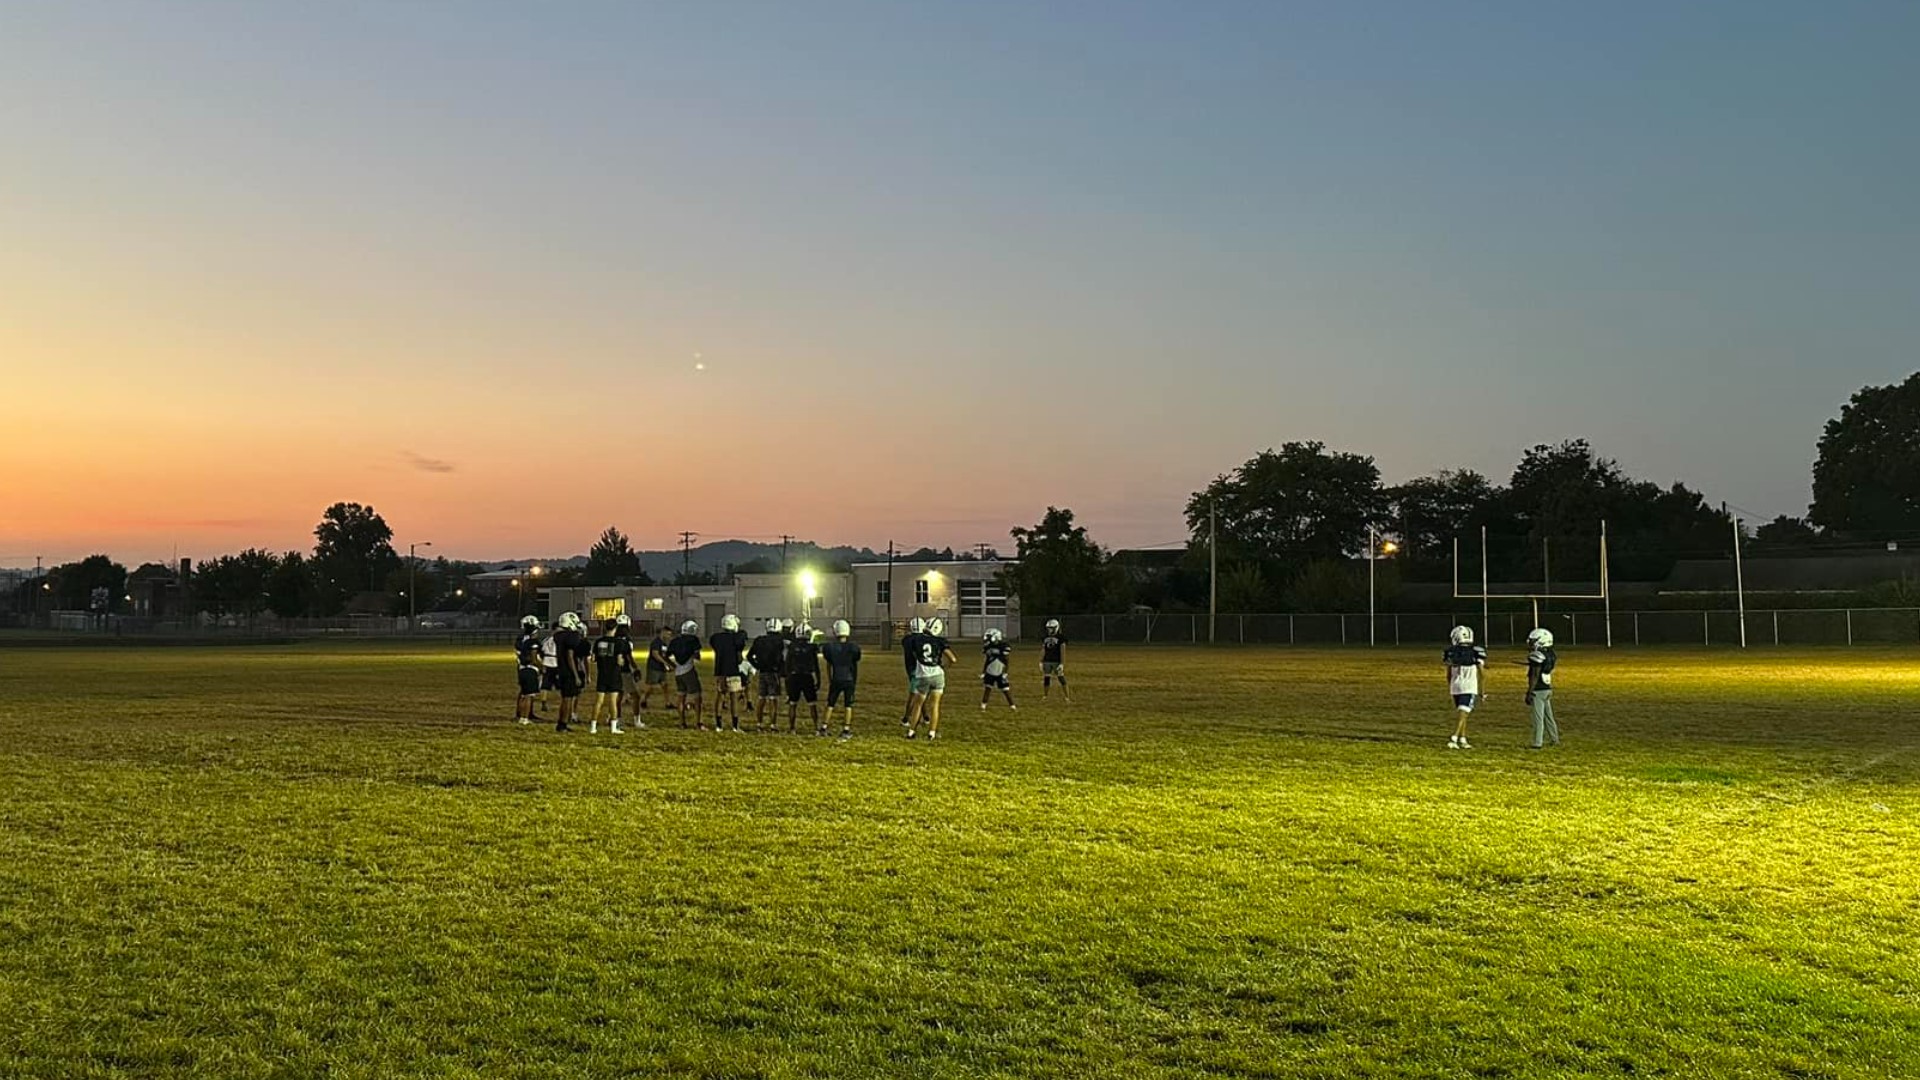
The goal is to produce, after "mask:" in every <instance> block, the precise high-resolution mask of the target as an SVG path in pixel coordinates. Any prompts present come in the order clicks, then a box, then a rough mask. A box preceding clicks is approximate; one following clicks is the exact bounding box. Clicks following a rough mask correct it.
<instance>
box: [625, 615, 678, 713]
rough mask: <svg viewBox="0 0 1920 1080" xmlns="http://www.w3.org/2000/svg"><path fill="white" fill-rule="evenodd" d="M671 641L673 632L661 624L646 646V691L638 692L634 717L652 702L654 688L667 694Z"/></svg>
mask: <svg viewBox="0 0 1920 1080" xmlns="http://www.w3.org/2000/svg"><path fill="white" fill-rule="evenodd" d="M672 640H673V631H672V630H670V629H668V628H667V626H666V624H664V623H662V624H661V626H660V629H659V630H658V631H656V632H655V633H654V635H653V641H652V643H651V644H649V645H648V646H647V674H646V689H644V690H642V691H641V692H640V704H639V705H638V706H636V707H635V708H634V710H633V711H634V715H635V716H638V715H639V714H640V713H641V712H642V711H643V710H645V709H646V707H647V706H648V705H649V704H651V703H652V702H653V692H654V690H655V689H656V688H657V689H659V691H660V693H661V694H662V695H664V694H666V692H667V690H666V686H667V666H668V665H669V664H670V663H671V661H670V660H668V659H667V643H668V642H669V641H672ZM643 726H644V725H643Z"/></svg>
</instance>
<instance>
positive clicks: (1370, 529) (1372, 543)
mask: <svg viewBox="0 0 1920 1080" xmlns="http://www.w3.org/2000/svg"><path fill="white" fill-rule="evenodd" d="M1399 550H1400V545H1398V544H1396V543H1394V542H1393V541H1391V540H1389V541H1387V542H1386V543H1384V544H1382V543H1381V542H1380V537H1379V530H1378V529H1377V528H1375V527H1374V526H1372V525H1369V526H1367V646H1368V647H1369V648H1371V647H1373V645H1374V644H1375V640H1374V638H1375V634H1374V623H1376V622H1378V621H1379V620H1378V619H1376V618H1375V617H1374V613H1373V612H1374V606H1375V602H1374V597H1375V595H1376V590H1375V588H1374V573H1373V559H1374V555H1375V554H1376V553H1377V554H1381V555H1391V554H1393V553H1394V552H1396V551H1399Z"/></svg>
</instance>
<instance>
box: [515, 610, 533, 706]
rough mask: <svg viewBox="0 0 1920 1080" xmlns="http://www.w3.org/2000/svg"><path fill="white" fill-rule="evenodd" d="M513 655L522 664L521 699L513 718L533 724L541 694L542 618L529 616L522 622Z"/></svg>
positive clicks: (516, 704)
mask: <svg viewBox="0 0 1920 1080" xmlns="http://www.w3.org/2000/svg"><path fill="white" fill-rule="evenodd" d="M513 655H514V658H515V659H517V660H518V661H519V662H520V699H519V700H518V701H517V702H515V703H514V706H513V718H514V719H516V720H518V721H520V722H521V723H523V724H531V723H533V703H534V699H535V698H537V697H538V696H539V694H540V616H538V615H528V616H526V617H525V618H523V619H521V620H520V636H519V637H517V638H515V639H514V642H513Z"/></svg>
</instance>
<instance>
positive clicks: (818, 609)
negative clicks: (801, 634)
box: [807, 596, 827, 615]
mask: <svg viewBox="0 0 1920 1080" xmlns="http://www.w3.org/2000/svg"><path fill="white" fill-rule="evenodd" d="M807 609H808V610H810V611H812V612H813V613H814V614H815V615H819V614H821V613H822V612H824V611H826V610H827V598H826V597H824V596H809V597H807Z"/></svg>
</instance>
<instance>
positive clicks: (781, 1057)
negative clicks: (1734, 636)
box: [0, 647, 1920, 1078]
mask: <svg viewBox="0 0 1920 1080" xmlns="http://www.w3.org/2000/svg"><path fill="white" fill-rule="evenodd" d="M1434 652H1435V650H1433V649H1423V650H1418V651H1413V650H1409V651H1405V652H1399V651H1383V652H1379V653H1365V652H1359V651H1352V652H1313V651H1281V650H1273V651H1265V650H1262V651H1253V650H1233V651H1221V652H1208V651H1204V650H1192V649H1178V648H1154V649H1120V648H1114V649H1109V650H1104V651H1102V650H1090V649H1089V650H1081V651H1080V652H1078V653H1077V654H1076V655H1075V656H1074V657H1073V658H1072V659H1073V673H1074V675H1075V676H1076V690H1077V696H1078V697H1079V699H1080V700H1079V701H1078V703H1076V704H1075V705H1073V706H1071V707H1068V706H1065V705H1062V704H1059V703H1057V702H1055V703H1049V704H1045V705H1043V704H1042V703H1041V702H1040V701H1039V700H1038V697H1037V694H1036V692H1035V691H1036V690H1037V686H1036V685H1035V684H1036V683H1037V679H1036V678H1035V677H1034V676H1033V675H1032V674H1031V673H1030V672H1023V673H1022V674H1023V678H1022V682H1021V685H1019V687H1018V689H1019V690H1020V692H1021V693H1022V697H1023V700H1022V709H1021V710H1020V711H1019V712H1018V713H1008V712H1006V711H1004V710H1000V709H996V710H995V711H993V712H991V713H986V714H982V713H980V712H979V711H978V710H977V709H976V708H975V707H974V702H976V701H977V698H973V697H972V693H971V692H970V691H966V690H964V689H963V690H960V691H957V692H956V693H954V694H953V695H951V696H952V697H953V699H954V700H953V701H952V703H951V707H950V709H949V712H948V719H947V722H946V724H945V725H944V727H945V734H946V739H945V740H944V741H942V742H940V743H938V744H934V745H931V746H929V745H927V744H925V743H923V742H912V743H910V742H907V741H906V740H904V739H901V738H899V737H898V734H897V731H898V728H897V726H896V724H895V719H896V716H897V714H896V712H895V710H896V708H897V703H898V700H899V695H900V687H899V682H900V680H899V679H898V678H897V677H896V676H895V669H894V668H893V666H892V665H891V664H890V663H880V662H876V663H873V664H871V665H870V670H869V672H868V686H867V687H866V695H867V697H866V704H867V709H866V710H865V714H864V716H863V718H862V719H863V724H862V730H861V733H860V734H859V736H858V737H856V738H855V739H854V740H853V741H852V742H850V743H847V744H844V745H842V744H836V743H834V742H831V741H826V740H816V739H813V738H811V737H805V736H802V737H789V736H785V735H779V736H731V735H726V736H715V735H711V734H704V735H703V734H699V733H693V732H682V731H680V730H677V729H667V730H663V729H661V728H660V727H658V726H656V727H655V728H654V729H653V730H650V731H647V732H645V733H640V734H635V735H629V736H627V737H625V738H624V739H622V740H619V741H615V740H614V739H612V738H611V737H608V736H605V735H602V736H600V737H599V738H597V739H595V738H591V737H589V736H587V735H585V734H584V733H582V734H576V735H572V736H557V735H555V734H553V733H552V732H551V731H550V730H548V729H545V728H531V729H529V728H522V727H519V726H516V725H513V724H511V723H509V722H507V721H505V720H503V719H502V718H503V717H505V716H507V715H508V713H509V711H510V699H509V698H507V697H505V696H503V695H505V694H510V693H511V689H510V687H511V681H510V679H511V674H510V671H509V670H508V669H509V665H508V664H506V663H504V662H503V661H502V660H501V658H500V657H499V656H498V655H496V654H495V653H492V652H486V651H419V652H402V651H395V650H382V649H368V648H362V649H354V648H347V647H309V648H292V649H285V648H259V649H233V650H213V649H207V650H198V649H173V650H143V649H113V650H99V651H95V650H81V649H73V650H66V649H32V650H15V651H13V652H11V653H10V654H9V655H8V657H7V659H6V660H5V661H4V662H3V663H0V740H4V741H3V742H0V745H3V746H4V752H3V753H0V791H3V792H4V801H3V802H0V1075H6V1076H24V1077H62V1078H64V1077H78V1076H114V1075H119V1076H155V1075H210V1076H235V1077H262V1076H289V1077H295V1076H298V1077H306V1076H320V1075H325V1076H332V1077H393V1076H488V1077H519V1076H525V1077H536V1076H538V1077H547V1076H567V1077H573V1076H577V1077H605V1076H621V1075H675V1076H700V1077H801V1076H833V1077H853V1076H916V1077H923V1076H924V1077H946V1076H1055V1077H1083V1076H1128V1077H1134V1076H1139V1077H1157V1076H1169V1077H1171V1076H1193V1077H1198V1076H1276V1077H1279V1076H1286V1077H1295V1076H1304V1077H1314V1076H1325V1077H1336V1076H1337V1077H1345V1076H1396V1077H1397V1076H1409V1077H1411V1076H1514V1077H1561V1076H1571V1075H1594V1076H1619V1075H1628V1074H1631V1075H1636V1076H1645V1075H1664V1076H1688V1077H1697V1076H1752V1077H1773V1076H1804V1077H1829V1076H1830V1077H1896V1076H1913V1075H1920V966H1917V963H1916V959H1915V958H1916V955H1920V945H1917V944H1916V943H1917V942H1920V933H1916V931H1920V868H1917V867H1916V857H1917V856H1920V788H1916V781H1917V780H1920V754H1916V753H1915V752H1914V750H1915V747H1916V745H1920V656H1916V655H1914V654H1912V653H1894V652H1870V651H1866V650H1859V651H1841V650H1835V651H1830V652H1800V653H1790V654H1789V653H1781V652H1756V653H1753V654H1750V655H1747V656H1738V655H1735V654H1731V653H1723V652H1712V653H1709V652H1697V653H1686V652H1661V653H1627V652H1616V653H1612V654H1605V653H1599V652H1593V651H1580V652H1569V653H1568V654H1566V657H1565V661H1564V668H1563V675H1562V682H1563V686H1562V688H1561V690H1560V692H1559V695H1558V697H1559V701H1558V703H1557V704H1558V711H1559V713H1560V717H1561V723H1562V726H1563V729H1564V731H1565V734H1566V738H1567V744H1566V745H1565V746H1564V747H1562V748H1561V749H1559V750H1558V751H1548V752H1540V753H1534V752H1529V751H1526V750H1524V749H1523V748H1522V743H1523V741H1524V737H1523V734H1522V728H1521V722H1522V712H1521V706H1520V701H1519V692H1518V691H1519V687H1518V683H1519V678H1518V672H1517V671H1515V670H1512V669H1507V668H1497V669H1496V672H1495V675H1496V679H1497V680H1498V681H1496V682H1495V683H1494V684H1493V687H1492V690H1493V698H1492V700H1491V701H1490V702H1489V705H1488V707H1487V709H1486V711H1485V712H1484V714H1483V717H1482V719H1481V721H1480V722H1479V723H1478V725H1477V727H1476V731H1475V741H1476V743H1477V744H1478V745H1479V747H1480V749H1478V750H1476V751H1474V752H1471V753H1467V754H1460V753H1450V752H1447V751H1445V750H1443V749H1442V742H1443V741H1444V738H1445V734H1446V731H1447V724H1448V719H1449V718H1448V712H1447V703H1446V699H1445V697H1444V693H1443V689H1444V688H1443V686H1442V685H1441V680H1440V676H1439V673H1438V671H1437V669H1436V667H1435V656H1434ZM1030 658H1031V657H1030V656H1029V659H1030ZM1496 659H1498V658H1496ZM1023 666H1025V665H1023ZM955 682H956V685H957V686H961V687H964V686H965V685H966V683H967V680H966V679H964V678H962V679H956V680H955Z"/></svg>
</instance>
